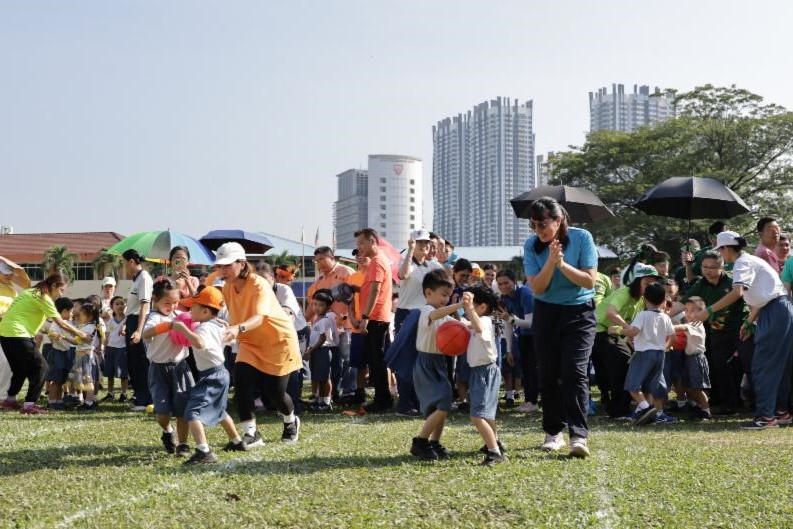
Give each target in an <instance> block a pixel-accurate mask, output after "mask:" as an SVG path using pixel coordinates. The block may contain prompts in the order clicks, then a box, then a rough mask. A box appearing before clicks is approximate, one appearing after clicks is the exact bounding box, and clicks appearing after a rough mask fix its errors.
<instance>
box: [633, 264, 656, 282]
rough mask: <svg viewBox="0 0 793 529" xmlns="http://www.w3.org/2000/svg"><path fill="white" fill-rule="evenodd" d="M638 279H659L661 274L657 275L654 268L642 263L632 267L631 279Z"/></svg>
mask: <svg viewBox="0 0 793 529" xmlns="http://www.w3.org/2000/svg"><path fill="white" fill-rule="evenodd" d="M640 277H658V278H660V277H661V274H659V273H658V270H656V269H655V267H654V266H650V265H646V264H644V263H636V266H634V267H633V278H634V279H637V278H640Z"/></svg>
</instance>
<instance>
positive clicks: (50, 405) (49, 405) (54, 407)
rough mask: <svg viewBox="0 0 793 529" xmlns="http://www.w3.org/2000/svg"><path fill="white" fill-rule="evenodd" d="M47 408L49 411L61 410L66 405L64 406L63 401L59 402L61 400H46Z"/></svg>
mask: <svg viewBox="0 0 793 529" xmlns="http://www.w3.org/2000/svg"><path fill="white" fill-rule="evenodd" d="M47 409H48V410H51V411H63V410H65V409H66V406H64V405H63V402H61V401H57V402H48V403H47Z"/></svg>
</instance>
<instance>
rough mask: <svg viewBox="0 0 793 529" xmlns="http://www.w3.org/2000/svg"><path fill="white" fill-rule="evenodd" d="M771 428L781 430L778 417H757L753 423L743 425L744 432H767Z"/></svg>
mask: <svg viewBox="0 0 793 529" xmlns="http://www.w3.org/2000/svg"><path fill="white" fill-rule="evenodd" d="M769 428H779V422H778V421H777V420H776V417H771V418H768V417H755V418H754V419H752V420H751V421H748V422H745V423H743V424H741V429H742V430H767V429H769Z"/></svg>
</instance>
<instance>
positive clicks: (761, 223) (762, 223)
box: [757, 217, 776, 233]
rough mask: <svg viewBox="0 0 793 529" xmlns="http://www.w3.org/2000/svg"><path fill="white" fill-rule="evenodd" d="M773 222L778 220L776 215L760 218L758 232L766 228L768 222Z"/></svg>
mask: <svg viewBox="0 0 793 529" xmlns="http://www.w3.org/2000/svg"><path fill="white" fill-rule="evenodd" d="M772 222H776V219H775V218H774V217H763V218H762V219H760V220H758V221H757V233H761V232H762V231H763V230H764V229H765V227H766V224H771V223H772Z"/></svg>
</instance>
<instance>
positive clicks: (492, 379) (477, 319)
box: [463, 286, 504, 467]
mask: <svg viewBox="0 0 793 529" xmlns="http://www.w3.org/2000/svg"><path fill="white" fill-rule="evenodd" d="M469 292H470V294H471V295H470V296H468V297H466V298H465V299H464V301H463V308H464V309H465V315H466V317H467V318H468V321H470V322H471V338H470V340H469V341H468V351H467V354H468V364H469V365H470V366H471V377H470V379H469V380H470V383H469V387H468V400H469V402H470V404H471V412H470V413H471V422H472V423H473V424H474V426H476V429H477V430H478V431H479V435H481V436H482V439H484V441H485V446H484V447H482V450H481V451H482V452H484V453H485V459H484V461H482V465H484V466H488V467H489V466H492V465H495V464H496V463H501V462H502V461H504V454H503V451H504V445H503V444H501V441H499V440H498V434H497V433H496V409H497V408H498V390H499V387H500V385H501V384H500V382H501V380H500V379H501V375H500V371H499V369H498V365H497V364H496V361H497V360H498V353H497V352H496V343H495V341H496V336H495V331H494V330H493V320H492V318H491V317H490V315H491V314H493V310H495V308H496V305H497V304H498V300H497V299H496V295H495V293H494V292H493V291H492V290H491V289H489V288H486V287H483V286H478V287H474V288H472V289H471V290H470V291H469Z"/></svg>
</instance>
